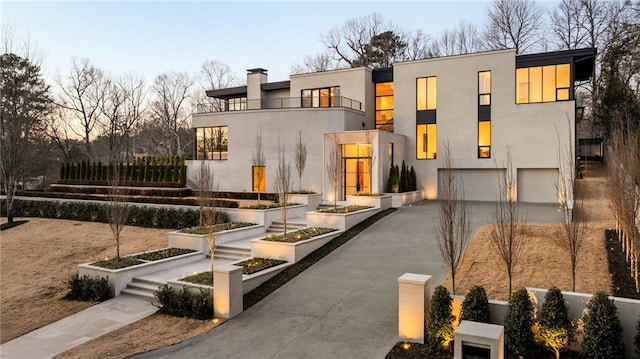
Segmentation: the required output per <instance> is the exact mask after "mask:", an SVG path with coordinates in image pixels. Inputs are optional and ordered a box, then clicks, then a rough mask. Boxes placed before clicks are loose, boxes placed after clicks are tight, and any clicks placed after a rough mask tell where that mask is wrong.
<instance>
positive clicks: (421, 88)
mask: <svg viewBox="0 0 640 359" xmlns="http://www.w3.org/2000/svg"><path fill="white" fill-rule="evenodd" d="M437 84H438V78H437V77H435V76H433V77H421V78H419V79H418V80H417V83H416V86H417V88H416V105H417V106H416V107H417V110H418V111H424V110H435V109H436V103H437Z"/></svg>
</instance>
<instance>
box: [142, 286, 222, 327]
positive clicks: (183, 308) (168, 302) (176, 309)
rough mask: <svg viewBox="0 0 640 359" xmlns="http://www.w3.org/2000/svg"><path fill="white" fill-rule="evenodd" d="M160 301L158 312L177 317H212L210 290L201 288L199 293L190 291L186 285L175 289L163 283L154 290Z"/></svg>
mask: <svg viewBox="0 0 640 359" xmlns="http://www.w3.org/2000/svg"><path fill="white" fill-rule="evenodd" d="M155 297H156V299H158V302H159V303H160V312H161V313H164V314H168V315H173V316H177V317H189V318H196V319H201V320H204V319H209V318H211V317H213V300H212V296H211V291H210V290H204V289H201V290H200V292H199V293H191V292H190V291H189V289H188V288H187V286H184V287H182V290H180V291H176V290H175V289H173V288H171V287H169V286H168V285H166V284H165V285H163V286H162V287H160V289H158V291H157V292H155Z"/></svg>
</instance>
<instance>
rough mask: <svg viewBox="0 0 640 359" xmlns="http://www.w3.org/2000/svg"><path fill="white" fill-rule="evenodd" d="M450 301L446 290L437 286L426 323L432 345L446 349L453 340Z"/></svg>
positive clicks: (452, 318) (452, 317)
mask: <svg viewBox="0 0 640 359" xmlns="http://www.w3.org/2000/svg"><path fill="white" fill-rule="evenodd" d="M452 301H453V300H452V299H451V295H450V294H449V291H448V290H447V288H445V287H443V286H441V285H439V286H437V287H436V289H435V290H434V291H433V295H432V296H431V303H430V307H429V313H428V314H427V323H426V331H427V335H428V337H429V341H430V343H431V344H432V345H435V346H439V347H443V348H448V347H449V344H450V343H451V341H452V340H453V320H454V316H453V314H451V303H452Z"/></svg>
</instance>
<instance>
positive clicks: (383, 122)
mask: <svg viewBox="0 0 640 359" xmlns="http://www.w3.org/2000/svg"><path fill="white" fill-rule="evenodd" d="M376 129H378V130H384V131H389V132H393V82H381V83H377V84H376Z"/></svg>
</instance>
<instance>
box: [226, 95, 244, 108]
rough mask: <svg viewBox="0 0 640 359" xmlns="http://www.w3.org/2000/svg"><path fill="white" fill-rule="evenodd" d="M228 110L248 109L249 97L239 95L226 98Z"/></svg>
mask: <svg viewBox="0 0 640 359" xmlns="http://www.w3.org/2000/svg"><path fill="white" fill-rule="evenodd" d="M226 102H227V111H241V110H246V109H247V98H246V97H237V98H230V99H228V100H226Z"/></svg>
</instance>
